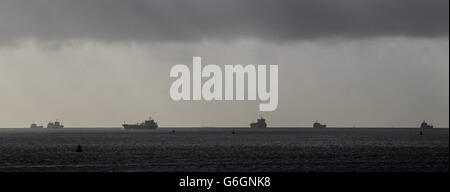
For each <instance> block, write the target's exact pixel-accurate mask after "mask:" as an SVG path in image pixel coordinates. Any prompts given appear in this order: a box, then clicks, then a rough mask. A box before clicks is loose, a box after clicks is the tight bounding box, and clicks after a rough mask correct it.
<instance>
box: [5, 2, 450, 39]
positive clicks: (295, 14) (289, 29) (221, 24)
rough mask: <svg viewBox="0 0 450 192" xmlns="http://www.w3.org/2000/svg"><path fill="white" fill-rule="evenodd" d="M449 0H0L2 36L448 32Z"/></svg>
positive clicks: (260, 36)
mask: <svg viewBox="0 0 450 192" xmlns="http://www.w3.org/2000/svg"><path fill="white" fill-rule="evenodd" d="M448 23H449V1H448V0H307V1H300V0H292V1H289V0H284V1H275V0H223V1H218V0H194V1H178V0H177V1H175V0H155V1H145V0H129V1H124V0H2V1H1V2H0V42H8V41H15V40H20V39H26V38H36V39H38V40H50V41H60V40H68V39H86V40H100V41H106V42H114V41H123V40H125V41H127V40H133V41H191V40H199V39H203V38H207V39H218V40H228V39H239V38H258V39H263V40H269V41H291V40H294V41H295V40H302V39H311V38H323V37H344V38H365V37H377V36H413V37H434V36H448V28H449V25H448Z"/></svg>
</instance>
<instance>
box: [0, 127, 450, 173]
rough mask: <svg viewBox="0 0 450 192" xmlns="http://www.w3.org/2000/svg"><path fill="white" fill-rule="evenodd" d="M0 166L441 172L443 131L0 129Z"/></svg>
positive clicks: (445, 148) (445, 158)
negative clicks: (79, 147)
mask: <svg viewBox="0 0 450 192" xmlns="http://www.w3.org/2000/svg"><path fill="white" fill-rule="evenodd" d="M172 130H175V133H172ZM232 131H234V132H235V134H232ZM78 144H81V145H82V147H83V150H84V152H82V153H76V152H75V149H76V147H77V145H78ZM0 171H302V172H303V171H444V172H448V171H449V130H448V129H434V130H425V132H424V135H423V136H420V135H419V132H418V129H331V128H330V129H325V130H313V129H289V128H286V129H275V128H274V129H265V130H250V129H244V128H242V129H235V128H221V129H217V128H214V129H213V128H210V129H207V128H197V129H193V128H189V129H188V128H178V129H169V128H161V129H158V130H122V129H63V130H46V129H42V130H32V129H0Z"/></svg>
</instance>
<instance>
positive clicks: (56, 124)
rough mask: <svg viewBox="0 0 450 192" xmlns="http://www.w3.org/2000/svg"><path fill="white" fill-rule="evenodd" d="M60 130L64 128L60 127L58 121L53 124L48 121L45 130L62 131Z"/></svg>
mask: <svg viewBox="0 0 450 192" xmlns="http://www.w3.org/2000/svg"><path fill="white" fill-rule="evenodd" d="M62 128H64V125H62V124H61V122H59V121H58V120H56V121H55V122H54V123H53V122H51V121H50V122H49V123H48V124H47V129H62Z"/></svg>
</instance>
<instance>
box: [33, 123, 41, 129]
mask: <svg viewBox="0 0 450 192" xmlns="http://www.w3.org/2000/svg"><path fill="white" fill-rule="evenodd" d="M30 128H32V129H42V128H44V126H42V125H39V126H38V125H37V124H36V123H32V124H31V125H30Z"/></svg>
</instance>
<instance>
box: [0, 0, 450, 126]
mask: <svg viewBox="0 0 450 192" xmlns="http://www.w3.org/2000/svg"><path fill="white" fill-rule="evenodd" d="M448 23H449V1H448V0H339V1H336V0H305V1H295V0H281V1H271V0H227V1H219V0H188V1H175V0H164V1H162V0H153V1H151V0H130V1H122V0H78V1H75V0H33V1H28V0H2V1H0V91H1V92H0V127H4V128H7V127H28V126H29V124H30V123H32V122H36V123H38V124H44V125H45V124H46V123H47V122H48V121H50V120H55V119H59V120H61V121H62V122H63V123H64V124H65V125H66V126H67V127H119V126H120V124H121V123H122V122H123V121H127V122H137V121H141V120H144V119H146V118H147V117H148V116H152V117H153V118H154V119H156V120H157V121H158V123H159V125H160V126H248V124H249V123H250V122H252V121H255V120H256V118H257V117H258V116H259V110H258V106H259V101H210V102H208V101H173V100H172V99H171V97H170V95H169V89H170V85H171V84H172V82H173V81H174V80H175V79H173V78H170V76H169V72H170V68H171V67H172V66H174V65H176V64H185V65H187V66H189V67H191V66H192V57H193V56H201V57H202V60H203V64H204V65H206V64H216V65H219V66H224V65H235V64H242V65H247V64H254V65H278V66H279V74H278V76H279V81H278V82H279V105H278V108H277V109H276V110H275V111H272V112H264V113H263V114H262V115H263V116H264V117H265V118H266V119H267V121H268V123H269V126H273V127H284V126H311V125H312V123H313V122H314V121H316V120H318V121H321V122H324V123H326V124H328V125H329V126H349V127H379V126H386V127H417V126H418V125H419V123H420V122H421V121H422V120H427V121H429V122H431V123H433V124H434V125H435V126H437V127H448V126H449V35H448V34H449V24H448Z"/></svg>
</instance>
